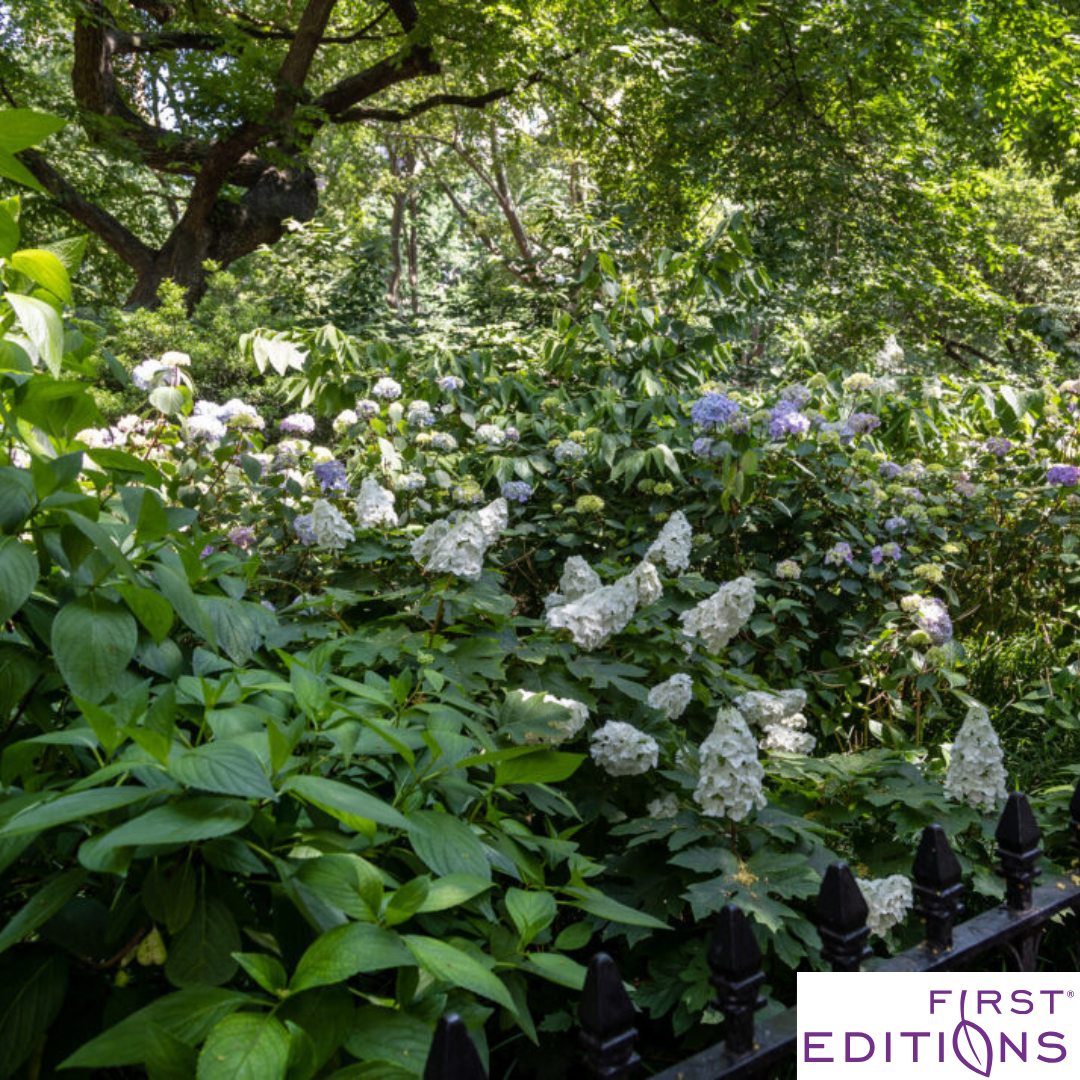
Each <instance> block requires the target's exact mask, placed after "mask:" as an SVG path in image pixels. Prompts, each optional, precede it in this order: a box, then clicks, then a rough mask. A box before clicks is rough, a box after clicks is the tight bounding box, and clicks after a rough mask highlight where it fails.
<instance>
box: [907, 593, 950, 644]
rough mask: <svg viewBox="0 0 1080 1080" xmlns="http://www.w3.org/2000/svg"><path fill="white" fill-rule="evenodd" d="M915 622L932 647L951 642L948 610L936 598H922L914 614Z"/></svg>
mask: <svg viewBox="0 0 1080 1080" xmlns="http://www.w3.org/2000/svg"><path fill="white" fill-rule="evenodd" d="M915 622H916V623H917V624H918V627H919V629H920V630H922V631H923V632H924V633H925V634H926V636H927V637H928V638H929V639H930V641H931V643H932V644H934V645H947V644H948V643H949V642H950V641H952V636H953V627H952V619H950V618H949V610H948V608H946V607H945V605H944V604H943V603H942V602H941V601H940V600H939V599H938V598H937V597H936V596H927V597H924V598H923V599H922V600H921V601H920V603H919V608H918V610H917V611H916V612H915Z"/></svg>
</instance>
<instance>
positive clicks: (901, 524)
mask: <svg viewBox="0 0 1080 1080" xmlns="http://www.w3.org/2000/svg"><path fill="white" fill-rule="evenodd" d="M907 523H908V522H907V518H903V517H891V518H886V519H885V531H886V532H896V530H897V529H906V528H907Z"/></svg>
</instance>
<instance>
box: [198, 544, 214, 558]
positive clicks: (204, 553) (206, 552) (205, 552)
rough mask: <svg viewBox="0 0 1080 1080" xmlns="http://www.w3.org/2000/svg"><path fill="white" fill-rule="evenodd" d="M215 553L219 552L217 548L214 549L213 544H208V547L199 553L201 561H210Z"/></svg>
mask: <svg viewBox="0 0 1080 1080" xmlns="http://www.w3.org/2000/svg"><path fill="white" fill-rule="evenodd" d="M215 551H217V548H216V547H214V545H213V544H207V545H206V547H204V548H203V549H202V551H200V552H199V558H200V559H209V558H210V556H211V555H213V554H214V552H215Z"/></svg>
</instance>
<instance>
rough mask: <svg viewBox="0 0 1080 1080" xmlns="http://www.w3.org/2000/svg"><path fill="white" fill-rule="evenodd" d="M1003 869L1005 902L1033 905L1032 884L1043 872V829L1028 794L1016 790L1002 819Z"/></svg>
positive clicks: (1024, 908)
mask: <svg viewBox="0 0 1080 1080" xmlns="http://www.w3.org/2000/svg"><path fill="white" fill-rule="evenodd" d="M995 835H996V837H997V842H998V858H999V859H1001V868H1000V870H999V873H1000V874H1002V876H1003V877H1004V878H1005V903H1006V905H1007V906H1008V907H1009V908H1010V909H1011V910H1012V911H1027V909H1028V908H1030V907H1031V886H1032V884H1033V883H1034V881H1035V879H1036V878H1037V877H1038V876H1039V856H1040V855H1041V854H1042V848H1040V847H1039V841H1040V840H1041V839H1042V832H1041V831H1040V829H1039V823H1038V822H1037V821H1036V820H1035V815H1034V814H1033V813H1032V812H1031V805H1030V804H1029V803H1028V800H1027V796H1026V795H1025V794H1024V793H1023V792H1021V791H1014V792H1013V793H1012V794H1011V795H1010V796H1009V801H1008V802H1007V803H1006V804H1005V809H1004V810H1003V811H1002V813H1001V820H1000V821H999V822H998V827H997V833H996V834H995Z"/></svg>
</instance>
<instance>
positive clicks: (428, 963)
mask: <svg viewBox="0 0 1080 1080" xmlns="http://www.w3.org/2000/svg"><path fill="white" fill-rule="evenodd" d="M402 941H404V942H405V944H406V946H407V947H408V949H409V952H411V953H412V954H413V956H415V957H416V960H417V962H418V963H419V964H420V966H421V967H422V968H423V969H424V970H425V971H427V972H428V973H429V974H431V975H434V976H435V977H436V978H438V979H442V980H444V981H445V982H448V983H450V984H451V985H452V986H460V987H461V988H462V989H464V990H471V991H472V992H473V993H474V994H479V995H480V996H481V997H485V998H487V999H488V1000H489V1001H494V1002H497V1003H498V1004H499V1005H502V1006H503V1008H505V1009H507V1010H508V1011H509V1012H511V1013H514V1014H515V1015H516V1013H517V1010H516V1009H515V1008H514V1002H513V1000H512V999H511V997H510V991H509V990H507V989H506V987H505V986H504V985H503V983H502V981H501V980H500V979H499V978H498V976H496V975H494V974H492V972H490V971H488V969H487V968H486V967H484V965H483V964H481V963H480V961H479V960H476V959H474V958H473V957H472V956H470V955H469V954H468V953H467V952H464V951H463V950H462V949H458V948H455V947H454V946H453V945H448V944H447V943H446V942H445V941H437V940H436V939H435V938H429V937H420V936H418V935H415V934H407V935H406V936H405V937H403V938H402Z"/></svg>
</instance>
